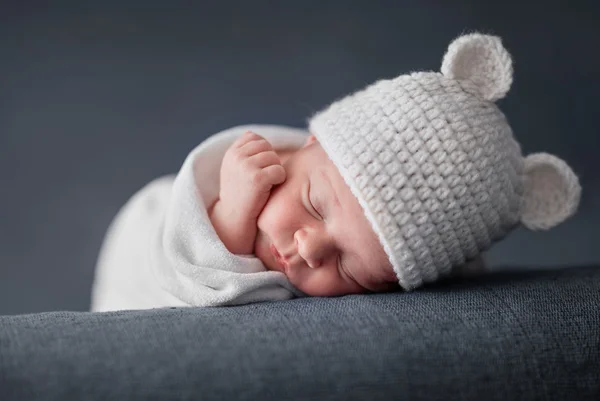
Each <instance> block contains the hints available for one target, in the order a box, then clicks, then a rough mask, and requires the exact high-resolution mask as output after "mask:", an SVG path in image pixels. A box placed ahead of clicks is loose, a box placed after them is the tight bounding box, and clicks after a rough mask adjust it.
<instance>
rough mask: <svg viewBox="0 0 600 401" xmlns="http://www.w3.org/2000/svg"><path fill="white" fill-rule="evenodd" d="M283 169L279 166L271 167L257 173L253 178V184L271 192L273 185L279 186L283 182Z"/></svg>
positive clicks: (284, 174) (284, 175)
mask: <svg viewBox="0 0 600 401" xmlns="http://www.w3.org/2000/svg"><path fill="white" fill-rule="evenodd" d="M285 177H286V173H285V169H284V168H283V166H281V165H271V166H267V167H265V168H263V169H262V170H260V171H259V172H258V174H257V175H256V178H255V181H256V182H255V184H256V185H257V186H258V187H259V188H265V189H266V190H271V188H272V187H273V185H278V184H281V183H282V182H284V181H285Z"/></svg>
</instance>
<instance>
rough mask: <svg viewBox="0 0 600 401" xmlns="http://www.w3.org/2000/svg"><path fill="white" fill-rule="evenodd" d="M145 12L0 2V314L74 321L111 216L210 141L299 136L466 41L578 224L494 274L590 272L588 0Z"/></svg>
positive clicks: (593, 16)
mask: <svg viewBox="0 0 600 401" xmlns="http://www.w3.org/2000/svg"><path fill="white" fill-rule="evenodd" d="M11 3H13V4H11ZM150 3H152V4H162V5H146V6H141V4H142V3H141V2H134V1H119V2H117V1H105V2H92V1H79V2H75V3H73V4H72V5H71V6H70V7H59V6H54V7H50V6H47V5H46V6H42V5H38V6H31V5H29V6H28V5H27V4H30V3H29V2H18V1H12V2H11V1H8V2H3V3H2V7H1V12H0V183H1V185H2V190H0V314H9V313H22V312H36V311H46V310H63V309H68V310H86V309H87V308H88V305H89V292H90V287H91V282H92V275H93V267H94V264H95V259H96V256H97V252H98V249H99V247H100V241H101V239H102V237H103V235H104V232H105V230H106V228H107V226H108V224H109V222H110V220H111V219H112V217H113V216H114V214H115V213H116V212H117V210H118V208H119V207H120V206H121V205H122V204H123V203H124V202H125V201H126V199H127V198H128V197H129V196H130V195H131V194H132V193H133V192H134V191H135V190H137V189H138V188H140V187H141V186H142V185H144V184H145V183H146V182H148V181H149V180H150V179H152V178H154V177H156V176H158V175H160V174H164V173H172V172H174V171H176V170H177V168H178V167H179V165H180V164H181V163H182V161H183V157H185V155H186V154H187V152H188V151H189V150H190V149H191V148H192V147H193V146H195V145H196V144H197V143H198V142H199V141H201V140H202V139H204V138H205V137H206V136H207V135H209V134H211V133H214V132H216V131H218V130H221V129H223V128H227V127H230V126H233V125H237V124H243V123H276V124H289V125H294V126H303V125H304V124H305V121H306V118H307V117H308V116H309V115H310V114H311V113H312V112H313V111H316V110H318V109H319V108H321V107H322V106H324V105H325V104H327V103H328V102H330V101H331V100H333V99H334V98H336V97H339V96H342V95H344V94H346V93H348V92H349V91H352V90H355V89H358V88H361V87H362V86H364V85H366V84H368V83H371V82H372V81H374V80H376V79H378V78H380V77H390V76H394V75H397V74H399V73H405V72H408V71H410V70H416V69H419V70H421V69H438V68H439V66H440V63H441V55H442V54H443V51H444V50H445V48H446V46H447V45H448V43H449V40H450V39H451V38H453V37H455V36H456V35H458V34H459V33H461V32H464V31H467V30H475V29H478V30H483V31H485V32H488V33H495V34H499V35H501V36H502V37H503V38H504V41H505V44H506V46H507V47H508V48H509V49H510V51H511V53H512V55H513V57H514V59H515V68H516V70H515V84H514V86H513V89H512V90H511V92H510V93H509V96H508V97H507V98H506V99H505V100H504V101H503V102H502V107H503V109H504V110H505V111H506V113H507V114H508V115H509V117H510V119H511V123H512V125H513V128H514V131H515V133H516V135H517V136H518V138H519V139H520V140H521V141H522V143H523V147H524V149H525V151H526V152H533V151H542V150H546V151H549V152H552V153H555V154H557V155H558V156H560V157H562V158H564V159H566V160H568V161H569V162H570V164H571V165H572V167H573V168H574V170H575V171H576V172H577V173H578V174H580V175H581V178H582V182H583V187H584V192H583V199H582V205H581V213H580V214H579V215H578V216H577V217H576V218H574V219H573V220H571V221H569V222H568V223H566V224H565V225H563V226H561V227H559V228H557V229H556V230H554V231H551V232H548V233H542V234H533V233H528V232H525V231H519V232H517V233H515V234H514V235H513V236H512V237H511V238H510V239H508V240H507V241H506V242H504V243H502V244H500V245H499V246H498V247H497V248H495V250H494V251H493V252H492V253H491V254H490V260H491V262H492V264H493V265H496V266H498V265H517V264H518V265H532V266H538V265H541V266H556V265H565V264H579V263H581V264H583V263H598V262H600V251H599V250H598V246H597V245H598V241H597V238H595V236H594V235H593V234H594V233H595V231H596V227H597V226H598V225H599V224H600V210H599V209H598V206H597V205H598V204H600V193H599V190H598V189H597V188H598V182H599V174H600V162H599V161H598V160H599V159H598V157H597V155H596V153H597V150H598V148H599V145H600V143H599V141H600V139H599V135H598V128H597V122H596V118H597V109H598V108H599V107H600V100H599V98H598V93H599V91H600V75H598V71H599V70H600V68H599V67H600V54H599V53H598V52H596V51H595V49H597V47H598V41H599V39H598V38H599V37H600V36H599V34H600V26H599V25H598V24H597V23H596V21H597V20H598V17H599V16H600V12H599V9H600V5H599V4H598V3H596V2H591V1H582V0H573V1H569V2H564V1H562V2H559V1H547V2H545V3H544V6H543V7H539V6H538V5H537V4H536V3H534V2H521V1H517V0H514V1H504V2H481V1H467V0H462V1H454V2H425V1H420V0H411V1H402V2H400V1H368V2H364V1H342V0H338V1H331V2H321V1H303V2H277V3H273V2H265V1H252V2H246V1H237V2H221V3H220V5H219V6H214V5H210V6H209V5H206V4H207V3H208V2H198V4H197V5H190V4H191V3H192V2H186V3H187V6H183V5H182V4H183V2H182V3H178V5H176V4H175V3H169V2H150ZM211 3H213V2H211ZM215 3H216V2H215Z"/></svg>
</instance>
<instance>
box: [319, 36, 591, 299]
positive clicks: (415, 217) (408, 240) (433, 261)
mask: <svg viewBox="0 0 600 401" xmlns="http://www.w3.org/2000/svg"><path fill="white" fill-rule="evenodd" d="M512 74H513V71H512V61H511V57H510V55H509V53H508V52H507V51H506V49H505V48H504V47H503V46H502V42H501V40H500V38H498V37H495V36H487V35H481V34H477V33H475V34H469V35H465V36H461V37H459V38H457V39H456V40H454V41H453V42H452V43H451V44H450V46H449V47H448V50H447V52H446V55H445V56H444V59H443V62H442V68H441V73H438V72H415V73H411V74H407V75H401V76H399V77H397V78H394V79H391V80H381V81H378V82H376V83H374V84H373V85H371V86H368V87H367V88H365V89H363V90H361V91H359V92H356V93H354V94H352V95H349V96H347V97H345V98H343V99H340V100H338V101H336V102H334V103H333V104H331V105H330V106H328V107H327V108H326V109H325V110H323V111H321V112H319V113H317V114H316V115H315V116H313V118H312V119H311V120H310V123H309V129H310V131H311V132H312V133H313V134H314V135H315V136H316V137H317V139H318V140H319V142H320V143H321V145H322V146H323V149H324V150H325V151H326V152H327V154H328V156H329V158H330V159H331V160H332V162H333V163H334V164H335V166H336V167H337V168H338V170H339V171H340V173H341V175H342V176H343V178H344V180H345V181H346V183H347V184H348V186H349V187H350V189H351V190H352V193H353V194H354V195H355V196H356V198H357V199H358V201H359V203H360V205H361V206H362V208H363V210H364V212H365V215H366V217H367V218H368V220H369V221H370V223H371V225H372V227H373V229H374V231H375V233H376V234H377V236H378V237H379V240H380V242H381V244H382V246H383V248H384V250H385V252H386V253H387V255H388V257H389V260H390V262H391V264H392V266H393V268H394V271H395V273H396V276H397V277H398V280H399V283H400V285H401V286H402V287H403V288H404V289H406V290H411V289H414V288H416V287H419V286H420V285H422V284H423V283H426V282H432V281H435V280H436V279H438V278H440V277H443V276H447V275H448V274H449V273H450V271H451V270H452V268H454V267H457V266H461V265H464V263H466V262H467V261H469V260H471V259H472V258H474V257H475V256H477V255H478V254H479V253H481V252H482V251H484V250H486V249H488V248H489V247H490V246H491V245H492V243H493V242H495V241H497V240H499V239H501V238H503V237H504V236H505V235H506V234H508V233H509V232H510V231H511V230H512V229H514V228H515V227H516V226H517V225H518V224H519V223H522V224H523V225H524V226H526V227H528V228H530V229H533V230H537V229H548V228H550V227H553V226H555V225H556V224H559V223H560V222H562V221H563V220H565V219H566V218H568V217H569V216H571V215H572V214H573V213H574V212H575V210H576V209H577V206H578V204H579V198H580V192H581V188H580V186H579V181H578V179H577V177H576V176H575V174H574V173H573V171H572V170H571V169H570V167H569V166H568V165H567V164H566V163H565V162H564V161H562V160H561V159H559V158H557V157H555V156H552V155H549V154H546V153H537V154H532V155H529V156H527V157H525V158H523V155H522V154H521V148H520V146H519V144H518V143H517V142H516V141H515V139H514V137H513V134H512V130H511V128H510V126H509V124H508V122H507V120H506V118H505V116H504V114H503V113H502V112H501V111H500V109H498V107H497V106H496V105H495V104H494V101H496V100H498V99H501V98H502V97H504V95H505V94H506V93H507V92H508V90H509V89H510V86H511V83H512Z"/></svg>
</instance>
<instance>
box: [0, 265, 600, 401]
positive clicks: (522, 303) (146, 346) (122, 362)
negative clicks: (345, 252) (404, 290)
mask: <svg viewBox="0 0 600 401" xmlns="http://www.w3.org/2000/svg"><path fill="white" fill-rule="evenodd" d="M599 289H600V268H599V267H593V268H588V269H583V268H581V269H568V270H554V271H549V272H541V273H538V274H532V273H529V274H525V273H522V274H520V275H507V274H501V273H497V274H496V276H492V277H487V278H486V279H484V280H480V281H479V282H477V283H463V284H461V285H456V286H453V287H448V286H447V285H438V286H436V287H434V288H430V289H428V290H425V291H421V292H414V293H410V294H385V295H374V296H348V297H344V298H333V299H331V298H330V299H323V298H309V299H301V300H294V301H286V302H277V303H270V304H254V305H249V306H242V307H234V308H199V309H195V308H188V309H185V308H184V309H175V310H170V309H162V310H157V311H142V312H115V313H104V314H100V313H74V312H53V313H45V314H37V315H21V316H14V317H13V316H5V317H0V383H1V385H0V399H2V400H3V401H12V400H40V401H42V400H61V401H62V400H82V401H84V400H115V401H116V400H131V401H132V400H141V399H156V400H162V401H167V400H192V399H196V400H197V399H202V400H207V401H208V400H265V401H268V400H319V401H327V400H331V401H333V400H344V401H352V400H361V401H363V400H373V401H376V400H405V399H406V400H408V399H410V400H414V401H418V400H428V401H431V400H448V399H452V400H457V401H458V400H463V401H467V400H468V401H470V400H473V401H479V400H489V401H495V400H517V399H518V400H560V401H563V400H571V399H572V400H578V401H586V400H598V399H599V398H600V309H599V308H598V305H599V304H600V291H599Z"/></svg>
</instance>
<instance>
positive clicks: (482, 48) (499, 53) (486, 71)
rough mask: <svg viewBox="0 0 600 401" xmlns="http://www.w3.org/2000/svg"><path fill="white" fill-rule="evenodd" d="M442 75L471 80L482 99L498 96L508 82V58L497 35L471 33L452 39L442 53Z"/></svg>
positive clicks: (509, 60) (509, 64) (501, 96)
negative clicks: (444, 52) (443, 53)
mask: <svg viewBox="0 0 600 401" xmlns="http://www.w3.org/2000/svg"><path fill="white" fill-rule="evenodd" d="M441 71H442V74H444V75H445V76H446V77H448V78H452V79H468V80H471V81H472V82H473V83H475V85H476V86H477V87H478V88H479V93H480V95H481V97H483V98H484V99H485V100H489V101H492V102H494V101H496V100H498V99H502V98H503V97H504V96H505V95H506V93H507V92H508V90H509V89H510V86H511V84H512V80H513V69H512V60H511V57H510V54H509V53H508V51H507V50H506V49H505V48H504V47H503V46H502V41H501V39H500V38H499V37H497V36H490V35H482V34H479V33H473V34H469V35H464V36H460V37H458V38H456V39H455V40H454V41H453V42H452V43H450V46H448V50H447V51H446V54H445V55H444V60H443V61H442V69H441Z"/></svg>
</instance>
